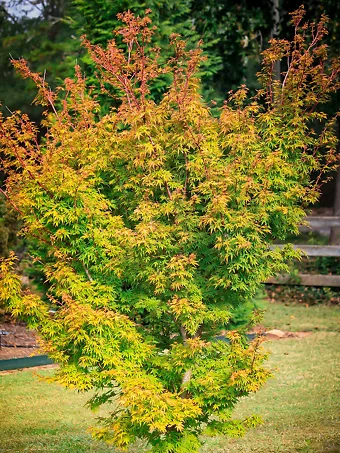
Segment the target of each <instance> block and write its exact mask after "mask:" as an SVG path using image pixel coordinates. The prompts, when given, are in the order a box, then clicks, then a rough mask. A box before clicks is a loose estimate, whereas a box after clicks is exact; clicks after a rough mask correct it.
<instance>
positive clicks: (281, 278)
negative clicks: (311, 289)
mask: <svg viewBox="0 0 340 453" xmlns="http://www.w3.org/2000/svg"><path fill="white" fill-rule="evenodd" d="M266 283H268V284H271V285H302V286H330V287H340V275H322V274H316V275H313V274H298V275H296V276H295V275H294V276H291V275H278V276H276V277H271V278H269V279H268V280H267V281H266Z"/></svg>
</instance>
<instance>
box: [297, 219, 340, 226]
mask: <svg viewBox="0 0 340 453" xmlns="http://www.w3.org/2000/svg"><path fill="white" fill-rule="evenodd" d="M304 220H306V221H307V222H308V223H309V225H310V226H311V227H312V228H313V227H315V228H322V227H328V228H331V227H335V226H340V216H307V217H305V218H304Z"/></svg>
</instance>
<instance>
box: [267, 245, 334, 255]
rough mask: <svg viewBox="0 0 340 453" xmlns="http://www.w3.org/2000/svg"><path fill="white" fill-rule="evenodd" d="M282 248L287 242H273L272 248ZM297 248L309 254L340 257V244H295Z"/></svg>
mask: <svg viewBox="0 0 340 453" xmlns="http://www.w3.org/2000/svg"><path fill="white" fill-rule="evenodd" d="M277 247H278V248H279V249H282V248H283V247H285V244H273V245H271V246H270V249H271V250H275V249H276V248H277ZM293 247H294V249H295V250H301V251H302V252H303V253H305V254H306V255H307V256H335V257H336V256H337V257H340V245H304V244H302V245H300V244H297V245H295V244H294V245H293Z"/></svg>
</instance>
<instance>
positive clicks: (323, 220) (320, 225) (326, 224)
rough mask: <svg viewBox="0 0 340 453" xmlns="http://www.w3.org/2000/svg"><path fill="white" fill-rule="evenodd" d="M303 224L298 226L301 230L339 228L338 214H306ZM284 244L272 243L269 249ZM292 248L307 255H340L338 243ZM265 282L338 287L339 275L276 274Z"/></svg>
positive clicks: (339, 283) (304, 245)
mask: <svg viewBox="0 0 340 453" xmlns="http://www.w3.org/2000/svg"><path fill="white" fill-rule="evenodd" d="M304 222H305V224H303V225H301V226H300V227H299V230H300V231H301V232H308V231H312V230H320V231H321V230H327V229H328V230H329V231H328V233H329V232H330V230H331V228H340V216H307V217H305V218H304ZM284 246H285V245H284V244H273V245H271V246H270V248H271V250H274V249H275V248H277V247H279V248H280V249H282V248H283V247H284ZM293 247H294V249H299V250H301V251H302V252H303V253H304V254H305V255H306V256H307V257H319V256H320V257H322V256H326V257H340V245H308V244H301V245H300V244H297V245H295V244H294V245H293ZM266 283H269V284H274V285H302V286H329V287H340V275H321V274H316V275H313V274H298V275H294V276H292V275H288V274H287V275H278V276H276V277H271V278H269V279H268V280H267V281H266Z"/></svg>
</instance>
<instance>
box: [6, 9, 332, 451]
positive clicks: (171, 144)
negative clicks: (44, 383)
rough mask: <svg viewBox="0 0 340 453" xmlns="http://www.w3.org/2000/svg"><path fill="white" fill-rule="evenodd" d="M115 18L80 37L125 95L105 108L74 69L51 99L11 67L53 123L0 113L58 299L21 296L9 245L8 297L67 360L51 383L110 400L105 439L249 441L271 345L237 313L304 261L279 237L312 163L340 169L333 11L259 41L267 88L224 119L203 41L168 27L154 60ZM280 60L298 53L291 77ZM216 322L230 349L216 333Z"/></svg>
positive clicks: (315, 189) (17, 187)
mask: <svg viewBox="0 0 340 453" xmlns="http://www.w3.org/2000/svg"><path fill="white" fill-rule="evenodd" d="M120 19H121V20H122V21H123V23H124V24H123V26H122V28H121V29H119V30H118V31H117V32H116V36H115V38H114V39H112V40H111V41H109V42H108V44H107V47H106V48H103V47H100V46H98V45H92V44H91V43H90V42H88V41H87V40H86V38H84V41H83V42H84V45H85V46H86V48H87V49H88V51H89V54H90V56H91V58H92V59H93V61H94V62H95V64H96V65H97V68H98V76H99V78H100V80H101V83H102V87H103V91H104V92H105V93H107V95H108V96H110V95H111V93H112V92H113V93H115V95H116V94H117V92H118V93H120V107H119V108H117V109H112V111H111V112H110V113H109V114H107V115H105V116H103V117H101V116H100V114H99V111H100V109H99V105H98V102H97V101H96V99H95V97H94V96H92V95H91V91H88V90H87V89H86V80H85V78H84V76H83V75H82V73H81V70H80V68H79V67H76V69H75V73H76V75H75V79H74V80H71V79H66V80H65V84H64V85H63V86H62V87H60V88H59V89H58V90H57V91H56V92H52V91H51V90H50V89H49V87H48V85H47V83H46V81H45V79H44V77H43V76H42V75H40V74H37V73H32V72H31V71H30V69H29V67H28V65H27V63H26V62H25V61H24V60H19V61H13V64H14V65H15V67H16V68H17V69H18V71H20V72H21V74H22V75H23V76H24V77H25V78H31V79H32V80H33V81H34V82H35V83H36V85H37V87H38V96H37V98H36V102H38V103H40V104H42V105H43V106H45V107H46V112H45V120H44V125H43V126H44V128H45V130H46V133H45V135H44V137H43V139H42V140H41V141H39V140H38V130H37V127H36V126H35V125H34V124H33V123H32V122H31V121H30V120H29V118H28V117H27V116H26V115H24V114H21V113H20V112H13V114H12V115H11V116H9V117H7V118H1V122H0V144H1V150H2V152H3V153H4V154H5V155H6V158H5V160H4V161H3V163H2V165H3V169H4V171H5V172H6V174H7V175H8V176H7V179H6V183H5V184H6V185H5V188H4V190H3V195H4V196H5V197H6V199H7V201H8V203H10V204H11V205H12V206H13V207H14V209H16V210H17V212H18V214H19V216H20V218H21V219H22V222H23V227H22V234H23V235H24V236H25V237H27V238H29V239H30V240H31V241H32V242H33V243H34V249H35V259H36V261H37V262H38V263H39V265H40V266H41V268H42V269H43V272H44V275H45V277H46V280H47V281H48V282H49V290H48V293H47V296H48V299H49V300H48V302H46V300H44V299H41V298H40V297H39V296H38V295H37V294H34V293H32V292H30V291H29V290H25V291H23V290H22V289H21V285H20V279H19V277H18V276H16V274H15V257H14V255H11V256H10V257H9V258H7V259H5V260H3V261H2V263H1V270H0V272H1V283H0V296H1V300H2V301H3V302H4V303H5V304H6V306H7V307H8V308H9V309H10V310H11V312H12V313H13V315H14V316H16V317H20V318H23V319H25V320H26V322H27V323H28V325H29V326H30V327H31V328H34V329H36V330H37V331H38V332H39V335H40V337H41V339H42V342H43V347H44V348H45V350H46V351H48V353H49V355H50V357H51V358H53V359H54V360H55V361H56V362H58V363H59V364H60V369H58V370H57V372H56V375H55V378H54V379H55V380H56V381H58V382H60V383H61V384H64V385H66V386H68V387H74V388H77V389H78V390H80V391H88V390H91V389H95V390H96V391H97V393H96V396H94V397H93V398H92V399H91V401H90V405H91V406H92V407H97V406H99V405H102V404H104V403H108V402H111V403H114V404H113V406H112V407H113V409H112V410H111V413H110V415H109V416H108V417H107V418H106V419H105V420H103V421H102V426H101V427H100V428H98V429H96V430H94V433H95V436H96V437H97V438H99V439H105V440H109V441H110V442H112V443H113V444H114V445H115V446H116V447H118V448H121V449H124V448H126V447H127V446H128V445H130V444H131V443H133V442H135V440H136V439H137V438H142V439H144V440H146V441H147V443H148V444H149V445H150V446H151V448H152V451H153V452H159V453H161V452H162V453H163V452H169V453H175V452H176V453H180V452H183V453H184V452H185V453H190V452H197V451H199V447H200V445H201V440H200V437H199V436H200V435H201V434H205V435H217V434H226V435H230V436H239V435H242V434H243V433H244V432H245V431H246V430H247V429H248V428H249V427H251V426H254V425H256V424H257V423H258V418H257V417H256V416H251V415H250V416H249V418H247V419H245V420H235V419H233V418H232V409H233V407H234V406H235V404H236V403H237V401H238V400H239V398H240V397H242V396H245V395H248V394H249V393H251V392H256V391H257V390H258V389H259V388H260V387H261V386H262V384H263V383H264V382H265V381H266V380H267V378H268V377H269V376H270V372H269V371H268V370H267V369H265V368H264V365H263V362H264V360H265V357H266V353H265V352H264V351H263V349H262V346H261V342H262V339H261V338H260V337H259V338H256V339H255V340H253V341H250V342H249V341H248V340H247V338H246V337H245V336H244V334H243V333H242V332H239V331H238V332H236V331H230V329H229V328H228V325H229V320H230V316H231V313H232V311H233V309H234V307H237V306H240V305H242V304H245V303H247V302H248V301H249V299H250V298H251V297H252V296H253V295H254V292H255V291H256V289H257V288H258V287H259V285H260V284H261V282H263V281H265V280H266V279H267V278H268V277H269V276H272V275H273V274H275V273H276V272H279V271H284V270H286V269H287V264H286V263H287V260H289V259H291V258H293V257H296V256H298V253H297V252H296V251H295V250H294V249H293V248H292V247H291V246H286V247H285V248H284V249H282V250H280V249H278V248H276V249H272V248H270V247H269V245H270V244H271V243H272V241H273V240H274V239H277V238H280V239H284V238H285V237H286V236H287V235H288V234H290V233H296V232H297V231H298V225H299V224H300V222H301V219H302V218H303V216H304V215H305V208H306V206H307V205H308V204H310V203H312V202H314V201H315V200H317V198H318V194H319V186H318V185H319V180H318V178H313V179H312V178H311V176H310V175H311V172H312V171H313V172H314V173H315V172H316V173H318V174H321V173H322V172H325V171H327V170H328V169H329V168H332V166H333V165H335V164H336V155H335V149H336V138H335V135H334V133H333V124H334V119H330V120H329V119H327V118H326V115H325V114H324V113H322V110H321V108H320V105H322V103H324V102H326V101H327V100H328V98H329V96H330V95H331V93H332V92H333V91H335V90H337V89H338V88H339V68H340V64H339V60H336V61H333V62H332V63H331V64H329V63H328V60H327V47H326V46H325V45H323V44H322V42H321V40H322V37H323V36H324V34H325V33H326V28H325V24H326V21H327V19H326V17H322V18H321V20H320V21H319V23H318V24H311V25H310V26H308V24H302V19H303V9H302V8H301V9H299V10H298V11H297V12H296V13H294V14H293V24H294V26H295V38H294V40H293V41H292V42H288V41H285V40H274V39H273V40H272V41H271V44H270V47H269V48H268V50H266V51H265V52H264V55H263V69H262V71H261V73H260V74H259V81H260V83H261V88H260V89H259V91H258V94H257V96H256V98H254V99H247V89H246V87H241V88H240V90H239V91H237V92H235V93H230V96H229V99H228V101H226V102H225V105H224V107H223V108H222V109H221V112H220V115H219V117H218V118H216V117H214V116H213V115H212V114H211V110H210V108H209V105H208V104H207V103H205V102H204V101H203V100H202V98H201V95H200V83H199V79H198V77H197V73H198V68H199V65H200V62H201V61H202V57H201V51H200V46H199V45H198V46H197V48H196V49H194V50H190V51H187V50H186V46H185V43H184V42H182V41H181V40H180V37H179V36H172V37H171V41H172V45H173V48H174V54H173V57H172V58H171V59H170V60H169V61H167V63H166V64H164V65H162V66H160V64H159V63H158V57H159V50H158V49H157V48H153V47H152V36H153V33H154V29H153V28H152V26H151V24H150V19H149V17H148V15H147V14H146V15H145V17H143V18H139V17H135V16H134V15H133V14H131V13H129V12H127V13H124V14H122V15H120ZM301 24H302V25H301ZM117 40H122V41H123V42H124V43H125V44H126V52H123V51H122V50H120V48H119V47H118V45H117ZM277 59H283V60H284V61H286V62H287V69H286V71H285V73H283V77H282V78H283V80H282V82H281V81H278V80H275V81H273V76H272V71H273V67H274V63H275V61H276V60H277ZM164 74H168V76H170V77H171V80H172V83H171V85H170V86H169V88H168V90H167V92H166V93H165V94H164V96H163V98H162V99H161V101H160V102H158V103H155V102H154V101H152V100H151V99H150V96H149V93H150V89H151V87H152V84H153V83H154V82H155V81H156V80H157V78H158V77H160V76H163V75H164ZM111 87H113V88H114V90H111ZM110 90H111V91H110ZM316 123H321V124H323V126H322V133H321V134H317V133H316V132H315V130H314V128H313V127H314V125H315V124H316ZM318 127H319V125H318ZM51 308H53V311H52V312H51ZM221 330H226V331H228V333H227V337H228V339H229V342H225V341H216V338H215V337H216V335H218V334H219V333H220V332H221Z"/></svg>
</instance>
